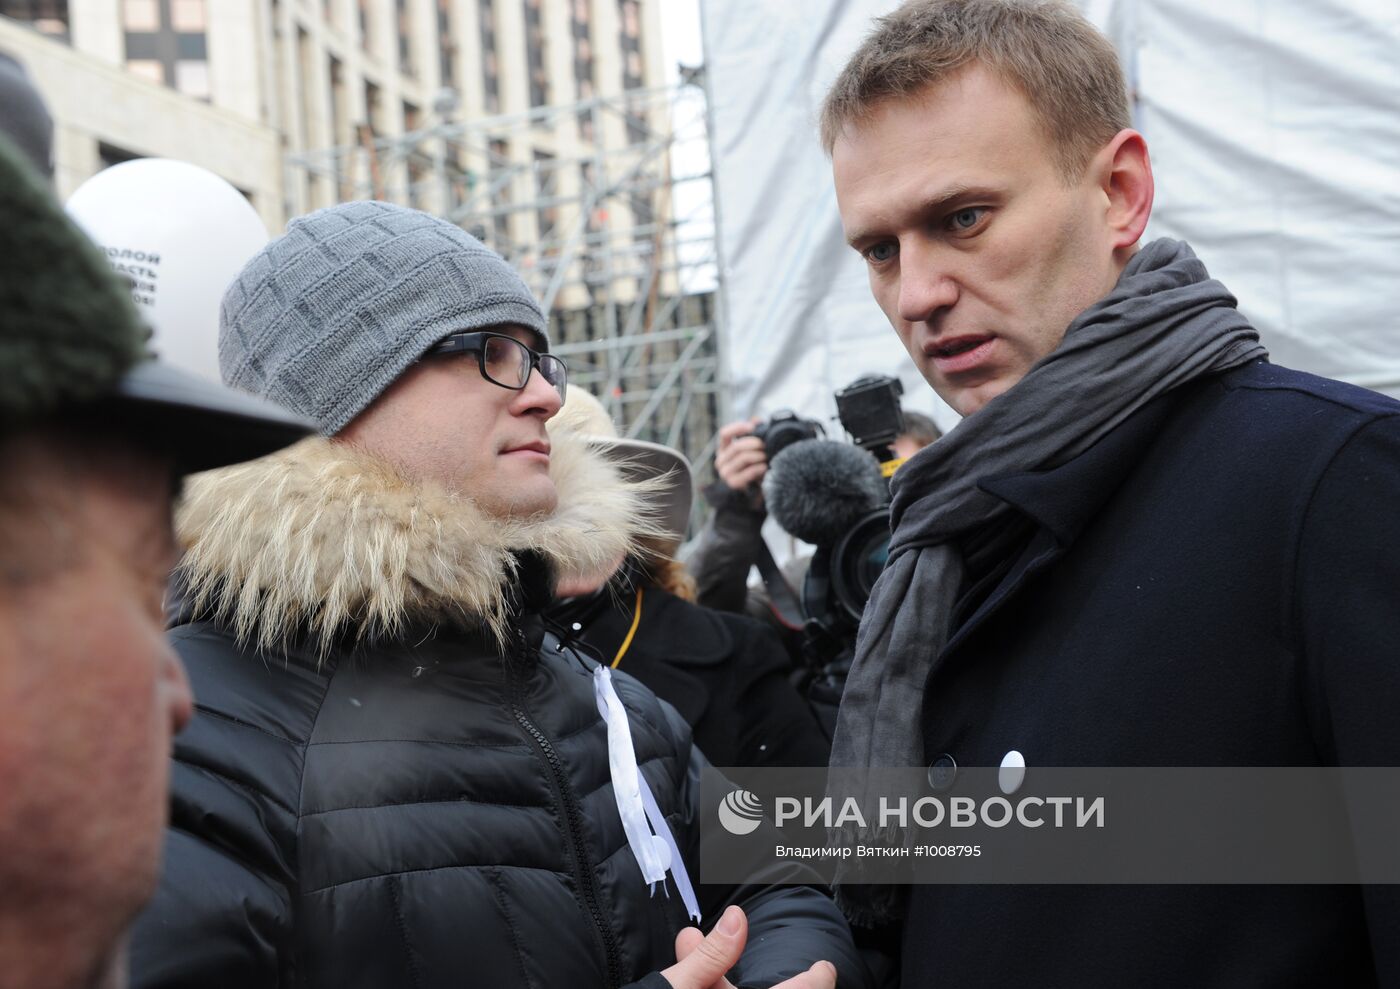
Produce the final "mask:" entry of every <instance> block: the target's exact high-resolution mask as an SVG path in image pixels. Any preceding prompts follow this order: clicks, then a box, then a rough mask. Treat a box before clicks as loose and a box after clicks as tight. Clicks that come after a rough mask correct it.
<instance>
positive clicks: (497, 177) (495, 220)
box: [487, 139, 514, 257]
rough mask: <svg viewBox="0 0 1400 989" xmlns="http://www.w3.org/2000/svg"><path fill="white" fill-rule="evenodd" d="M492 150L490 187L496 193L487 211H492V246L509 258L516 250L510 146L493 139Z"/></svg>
mask: <svg viewBox="0 0 1400 989" xmlns="http://www.w3.org/2000/svg"><path fill="white" fill-rule="evenodd" d="M490 149H491V153H490V157H489V159H488V163H487V167H488V169H489V172H488V175H489V177H490V178H489V181H490V187H491V189H492V190H494V192H495V195H494V196H493V197H492V198H491V199H490V200H488V202H487V209H489V210H490V211H491V233H492V240H493V241H494V243H492V245H491V246H492V247H494V248H495V249H496V250H497V251H498V252H499V253H501V254H504V255H506V256H507V257H509V256H510V254H511V253H512V251H513V250H514V248H513V245H512V244H511V242H510V211H511V191H510V178H509V175H510V171H511V165H510V145H509V144H507V143H506V142H505V141H502V140H500V139H493V140H492V141H491V144H490Z"/></svg>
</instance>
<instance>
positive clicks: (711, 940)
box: [661, 906, 836, 989]
mask: <svg viewBox="0 0 1400 989" xmlns="http://www.w3.org/2000/svg"><path fill="white" fill-rule="evenodd" d="M748 938H749V919H748V917H746V916H744V911H743V910H742V909H740V908H739V907H734V906H731V907H729V908H728V909H727V910H725V911H724V914H723V916H721V917H720V919H719V923H718V924H716V925H715V928H714V930H712V931H710V934H709V936H708V937H706V936H704V935H702V934H701V933H700V931H699V929H698V928H695V927H687V928H686V929H685V930H683V931H681V932H680V933H679V934H677V935H676V964H674V965H672V966H671V967H670V968H668V969H666V970H665V971H663V972H662V973H661V975H662V977H663V978H665V980H666V981H667V982H669V983H670V984H671V986H672V989H734V986H733V984H732V983H731V982H730V981H729V980H728V979H726V978H725V977H724V974H725V973H726V972H728V971H729V970H730V969H731V968H733V967H734V963H735V962H737V961H738V960H739V956H740V955H741V954H743V953H744V944H745V943H746V942H747V941H748ZM773 989H836V967H835V966H834V965H832V964H831V963H830V962H817V963H816V964H815V965H813V966H812V967H811V968H809V969H808V970H807V971H805V972H803V973H802V974H801V975H795V976H793V977H792V978H791V979H787V980H785V981H783V982H781V983H779V984H778V985H776V986H774V987H773Z"/></svg>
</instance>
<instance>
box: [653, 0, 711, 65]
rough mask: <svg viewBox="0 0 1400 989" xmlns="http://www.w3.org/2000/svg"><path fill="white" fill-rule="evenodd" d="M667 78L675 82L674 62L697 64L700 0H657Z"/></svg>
mask: <svg viewBox="0 0 1400 989" xmlns="http://www.w3.org/2000/svg"><path fill="white" fill-rule="evenodd" d="M659 2H660V3H661V47H662V53H663V58H664V59H665V63H666V79H667V81H668V82H676V81H677V74H676V63H677V62H684V63H685V64H686V65H698V64H700V62H701V60H702V58H703V56H702V54H701V50H700V0H659Z"/></svg>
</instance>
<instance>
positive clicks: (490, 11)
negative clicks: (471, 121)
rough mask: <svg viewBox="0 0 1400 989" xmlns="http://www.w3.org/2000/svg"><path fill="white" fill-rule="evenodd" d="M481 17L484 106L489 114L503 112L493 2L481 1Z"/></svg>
mask: <svg viewBox="0 0 1400 989" xmlns="http://www.w3.org/2000/svg"><path fill="white" fill-rule="evenodd" d="M478 10H479V12H480V15H481V25H480V27H481V89H482V106H483V109H485V111H486V112H487V113H500V112H501V69H500V65H499V63H498V62H497V61H496V8H495V5H494V3H493V2H492V0H479V3H478Z"/></svg>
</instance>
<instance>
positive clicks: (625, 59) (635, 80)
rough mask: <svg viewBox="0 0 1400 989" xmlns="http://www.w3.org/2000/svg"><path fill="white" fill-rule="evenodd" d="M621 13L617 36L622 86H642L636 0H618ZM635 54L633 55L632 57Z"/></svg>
mask: <svg viewBox="0 0 1400 989" xmlns="http://www.w3.org/2000/svg"><path fill="white" fill-rule="evenodd" d="M618 12H619V13H620V14H621V15H622V18H621V19H622V30H621V34H620V37H619V38H618V42H619V46H620V47H621V48H622V88H623V89H640V88H641V87H642V16H641V9H640V6H639V2H638V0H618ZM633 56H635V57H633Z"/></svg>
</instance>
